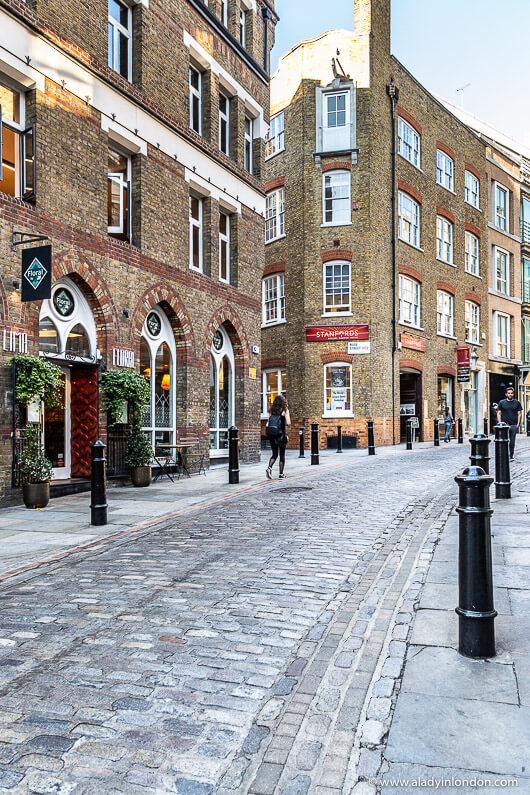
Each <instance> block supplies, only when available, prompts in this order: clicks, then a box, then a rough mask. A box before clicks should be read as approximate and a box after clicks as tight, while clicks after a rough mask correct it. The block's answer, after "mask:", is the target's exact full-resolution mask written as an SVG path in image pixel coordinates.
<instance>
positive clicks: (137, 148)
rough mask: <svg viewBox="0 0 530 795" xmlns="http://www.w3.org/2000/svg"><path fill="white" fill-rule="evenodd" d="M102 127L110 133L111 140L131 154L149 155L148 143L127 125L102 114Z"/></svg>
mask: <svg viewBox="0 0 530 795" xmlns="http://www.w3.org/2000/svg"><path fill="white" fill-rule="evenodd" d="M101 129H102V130H104V131H105V132H107V133H108V135H109V138H110V140H111V141H113V142H114V143H115V144H118V146H121V148H122V149H124V150H125V151H126V152H128V153H129V154H131V155H136V154H141V155H147V143H146V142H145V141H142V139H141V138H139V137H138V136H137V135H134V133H132V132H131V131H130V130H128V129H127V128H126V127H122V125H121V124H118V122H116V121H111V119H109V118H107V117H106V116H102V117H101Z"/></svg>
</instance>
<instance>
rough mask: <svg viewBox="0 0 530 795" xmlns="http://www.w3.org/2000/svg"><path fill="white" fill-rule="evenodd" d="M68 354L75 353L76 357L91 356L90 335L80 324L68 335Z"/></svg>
mask: <svg viewBox="0 0 530 795" xmlns="http://www.w3.org/2000/svg"><path fill="white" fill-rule="evenodd" d="M66 353H73V354H75V355H76V356H90V343H89V341H88V335H87V333H86V331H85V329H84V328H83V326H82V325H81V324H80V323H78V324H77V325H76V326H74V327H73V329H72V330H71V332H70V333H69V334H68V339H67V340H66Z"/></svg>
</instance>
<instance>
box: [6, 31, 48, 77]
mask: <svg viewBox="0 0 530 795" xmlns="http://www.w3.org/2000/svg"><path fill="white" fill-rule="evenodd" d="M0 16H1V15H0ZM0 71H1V72H3V73H4V74H6V75H7V76H8V77H10V78H11V80H14V81H15V83H18V84H19V85H20V87H21V88H37V89H38V90H39V91H44V88H45V85H46V81H45V79H44V75H42V74H40V73H39V72H38V71H37V70H36V69H33V67H32V66H28V64H27V63H26V62H25V61H20V60H19V59H18V58H15V57H13V55H12V54H11V53H10V52H9V51H8V50H6V49H5V48H4V47H0Z"/></svg>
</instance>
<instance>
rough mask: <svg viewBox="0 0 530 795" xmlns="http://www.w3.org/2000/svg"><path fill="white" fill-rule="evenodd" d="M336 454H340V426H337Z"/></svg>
mask: <svg viewBox="0 0 530 795" xmlns="http://www.w3.org/2000/svg"><path fill="white" fill-rule="evenodd" d="M337 453H342V425H337Z"/></svg>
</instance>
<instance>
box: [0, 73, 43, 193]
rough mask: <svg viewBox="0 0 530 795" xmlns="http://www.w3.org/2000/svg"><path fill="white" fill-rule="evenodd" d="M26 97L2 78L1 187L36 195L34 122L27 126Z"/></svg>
mask: <svg viewBox="0 0 530 795" xmlns="http://www.w3.org/2000/svg"><path fill="white" fill-rule="evenodd" d="M24 119H25V97H24V94H23V93H22V92H20V91H17V90H16V89H15V88H13V87H11V86H10V85H9V84H8V83H4V82H0V191H1V192H2V193H7V194H8V195H9V196H15V197H17V198H22V199H25V200H26V201H33V200H34V199H35V125H32V126H31V127H28V128H26V129H25V127H24Z"/></svg>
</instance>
